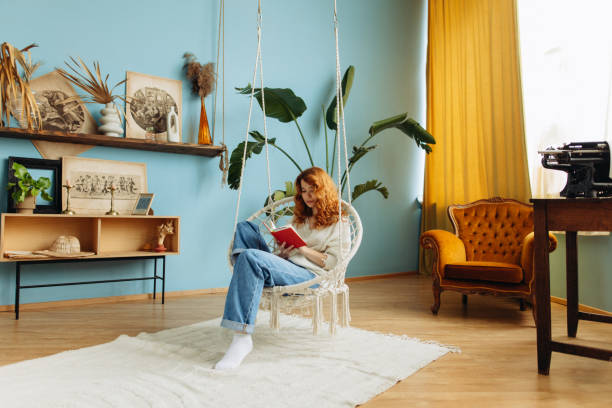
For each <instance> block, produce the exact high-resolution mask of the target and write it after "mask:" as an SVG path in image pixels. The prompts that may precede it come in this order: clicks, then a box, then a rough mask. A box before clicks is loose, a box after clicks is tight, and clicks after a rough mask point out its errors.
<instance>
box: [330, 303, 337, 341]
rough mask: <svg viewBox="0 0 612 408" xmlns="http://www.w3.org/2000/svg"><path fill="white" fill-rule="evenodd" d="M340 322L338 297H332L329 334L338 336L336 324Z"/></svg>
mask: <svg viewBox="0 0 612 408" xmlns="http://www.w3.org/2000/svg"><path fill="white" fill-rule="evenodd" d="M337 322H338V295H337V294H336V293H332V295H331V316H330V320H329V333H330V334H331V335H332V336H333V335H335V334H336V323H337Z"/></svg>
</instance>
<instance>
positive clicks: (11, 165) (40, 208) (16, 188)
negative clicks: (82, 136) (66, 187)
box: [7, 156, 62, 214]
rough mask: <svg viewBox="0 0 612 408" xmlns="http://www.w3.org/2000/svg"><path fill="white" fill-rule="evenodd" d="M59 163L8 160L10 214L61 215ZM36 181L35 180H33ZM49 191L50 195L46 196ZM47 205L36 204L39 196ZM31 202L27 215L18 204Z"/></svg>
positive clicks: (22, 158)
mask: <svg viewBox="0 0 612 408" xmlns="http://www.w3.org/2000/svg"><path fill="white" fill-rule="evenodd" d="M61 166H62V163H61V161H60V160H45V159H33V158H29V157H13V156H9V158H8V183H7V189H8V190H11V193H10V194H7V197H8V205H7V210H8V212H15V211H16V210H17V212H20V213H30V214H31V213H32V212H35V213H46V214H57V213H59V212H60V211H61V204H60V196H61V188H60V179H61ZM35 177H36V179H34V178H35ZM47 190H49V192H50V193H49V192H47ZM39 194H40V196H41V198H42V199H43V200H44V201H46V202H40V203H38V204H37V203H36V201H37V196H38V195H39ZM26 200H27V201H29V203H28V204H26V205H27V207H26V208H25V211H23V210H20V207H19V204H23V202H24V201H26Z"/></svg>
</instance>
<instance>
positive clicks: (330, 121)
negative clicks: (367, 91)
mask: <svg viewBox="0 0 612 408" xmlns="http://www.w3.org/2000/svg"><path fill="white" fill-rule="evenodd" d="M354 78H355V67H354V66H352V65H350V66H349V67H348V68H347V69H346V72H345V73H344V77H342V106H343V107H344V106H346V101H347V100H348V97H349V94H350V93H351V88H352V87H353V79H354ZM337 105H338V104H337V102H336V96H335V93H334V97H333V99H332V101H331V103H330V104H329V107H328V108H327V114H326V115H325V122H327V127H328V128H330V129H331V130H336V129H338V115H337V112H336V106H337Z"/></svg>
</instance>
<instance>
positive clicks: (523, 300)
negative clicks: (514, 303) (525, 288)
mask: <svg viewBox="0 0 612 408" xmlns="http://www.w3.org/2000/svg"><path fill="white" fill-rule="evenodd" d="M519 302H520V303H519V308H520V310H521V312H524V311H525V299H523V298H520V299H519Z"/></svg>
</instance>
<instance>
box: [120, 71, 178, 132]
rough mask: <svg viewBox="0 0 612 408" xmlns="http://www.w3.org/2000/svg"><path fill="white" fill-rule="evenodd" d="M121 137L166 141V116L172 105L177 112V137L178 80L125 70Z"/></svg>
mask: <svg viewBox="0 0 612 408" xmlns="http://www.w3.org/2000/svg"><path fill="white" fill-rule="evenodd" d="M126 77H127V82H126V85H125V88H126V97H127V100H128V103H127V105H126V132H125V137H128V138H133V139H147V138H150V139H154V140H157V141H160V140H161V141H167V140H168V132H167V129H166V116H167V114H168V112H170V110H171V108H172V107H174V111H175V112H176V113H177V115H178V125H179V141H180V140H181V133H182V129H181V127H182V124H181V122H182V120H181V115H182V112H183V109H182V88H183V84H182V82H181V81H179V80H176V79H168V78H160V77H155V76H152V75H146V74H139V73H137V72H130V71H128V72H127V74H126Z"/></svg>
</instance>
